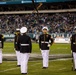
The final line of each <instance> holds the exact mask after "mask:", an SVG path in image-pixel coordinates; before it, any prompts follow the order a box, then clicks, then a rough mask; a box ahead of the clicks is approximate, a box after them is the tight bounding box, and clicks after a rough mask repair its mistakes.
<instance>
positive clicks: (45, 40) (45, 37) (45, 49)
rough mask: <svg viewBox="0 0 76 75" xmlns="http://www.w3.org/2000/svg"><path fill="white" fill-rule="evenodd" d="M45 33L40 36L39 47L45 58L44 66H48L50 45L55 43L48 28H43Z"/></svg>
mask: <svg viewBox="0 0 76 75" xmlns="http://www.w3.org/2000/svg"><path fill="white" fill-rule="evenodd" d="M42 32H43V34H42V35H40V36H39V47H40V50H41V54H42V58H43V68H44V69H46V68H48V62H49V47H50V46H51V45H52V44H53V39H52V38H51V35H49V34H48V28H47V27H43V28H42Z"/></svg>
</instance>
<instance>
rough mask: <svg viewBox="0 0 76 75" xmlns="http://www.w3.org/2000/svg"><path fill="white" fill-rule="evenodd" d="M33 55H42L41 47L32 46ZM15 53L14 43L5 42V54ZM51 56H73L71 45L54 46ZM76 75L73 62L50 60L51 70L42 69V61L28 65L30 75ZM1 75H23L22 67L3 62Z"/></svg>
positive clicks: (13, 63) (35, 61)
mask: <svg viewBox="0 0 76 75" xmlns="http://www.w3.org/2000/svg"><path fill="white" fill-rule="evenodd" d="M32 46H33V47H32V53H38V54H40V50H39V45H38V44H37V43H33V44H32ZM10 53H15V51H14V44H13V42H5V43H4V49H3V54H10ZM50 54H71V49H70V44H53V45H52V46H51V47H50ZM68 74H69V75H76V72H75V71H72V60H71V59H68V60H50V61H49V68H48V69H42V60H33V61H29V63H28V75H68ZM0 75H21V73H20V67H17V66H16V61H3V63H2V64H0Z"/></svg>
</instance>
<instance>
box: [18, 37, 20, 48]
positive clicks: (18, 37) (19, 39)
mask: <svg viewBox="0 0 76 75" xmlns="http://www.w3.org/2000/svg"><path fill="white" fill-rule="evenodd" d="M17 45H18V49H20V36H19V37H18V41H17Z"/></svg>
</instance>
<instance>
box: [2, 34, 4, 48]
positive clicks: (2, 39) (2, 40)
mask: <svg viewBox="0 0 76 75" xmlns="http://www.w3.org/2000/svg"><path fill="white" fill-rule="evenodd" d="M3 47H4V36H3V35H2V48H3Z"/></svg>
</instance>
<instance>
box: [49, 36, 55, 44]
mask: <svg viewBox="0 0 76 75" xmlns="http://www.w3.org/2000/svg"><path fill="white" fill-rule="evenodd" d="M49 38H50V41H51V43H50V44H51V45H52V44H53V42H54V39H53V38H51V35H50V37H49Z"/></svg>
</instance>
